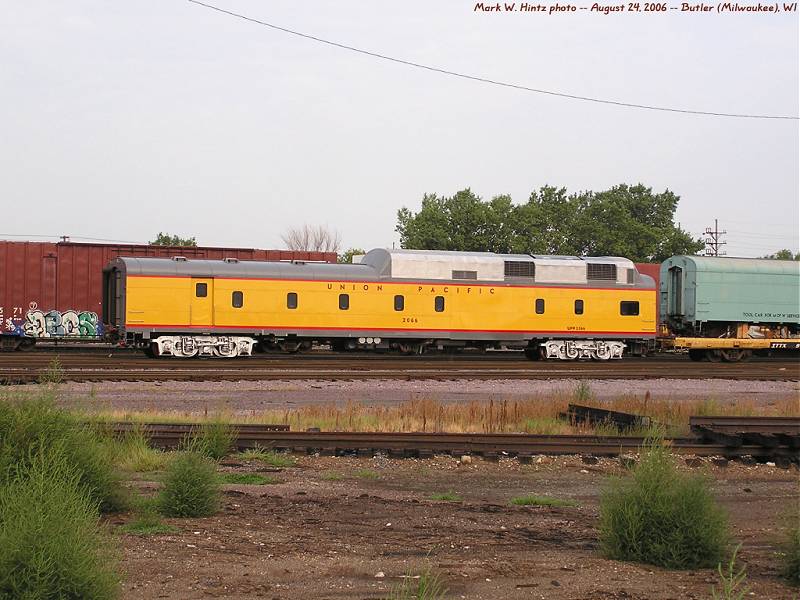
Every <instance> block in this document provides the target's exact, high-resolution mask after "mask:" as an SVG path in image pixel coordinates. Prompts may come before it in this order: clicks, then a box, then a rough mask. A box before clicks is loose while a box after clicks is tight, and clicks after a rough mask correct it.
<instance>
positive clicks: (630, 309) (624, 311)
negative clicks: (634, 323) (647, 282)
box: [619, 300, 639, 317]
mask: <svg viewBox="0 0 800 600" xmlns="http://www.w3.org/2000/svg"><path fill="white" fill-rule="evenodd" d="M619 314H621V315H623V316H626V317H635V316H636V315H638V314H639V303H638V302H634V301H628V300H623V301H622V302H620V303H619Z"/></svg>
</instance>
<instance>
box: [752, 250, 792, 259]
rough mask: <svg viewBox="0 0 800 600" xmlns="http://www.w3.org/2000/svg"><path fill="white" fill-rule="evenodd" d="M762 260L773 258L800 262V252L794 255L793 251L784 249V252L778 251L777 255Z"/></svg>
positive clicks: (769, 255) (770, 255) (768, 255)
mask: <svg viewBox="0 0 800 600" xmlns="http://www.w3.org/2000/svg"><path fill="white" fill-rule="evenodd" d="M761 258H771V259H774V260H800V252H798V253H797V254H792V251H791V250H789V249H788V248H784V249H783V250H778V251H777V252H776V253H775V254H767V255H766V256H762V257H761Z"/></svg>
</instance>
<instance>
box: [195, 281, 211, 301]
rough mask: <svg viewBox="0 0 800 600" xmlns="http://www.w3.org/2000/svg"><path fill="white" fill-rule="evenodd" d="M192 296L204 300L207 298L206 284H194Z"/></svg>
mask: <svg viewBox="0 0 800 600" xmlns="http://www.w3.org/2000/svg"><path fill="white" fill-rule="evenodd" d="M194 295H195V296H197V297H198V298H205V297H206V296H208V284H207V283H196V284H195V286H194Z"/></svg>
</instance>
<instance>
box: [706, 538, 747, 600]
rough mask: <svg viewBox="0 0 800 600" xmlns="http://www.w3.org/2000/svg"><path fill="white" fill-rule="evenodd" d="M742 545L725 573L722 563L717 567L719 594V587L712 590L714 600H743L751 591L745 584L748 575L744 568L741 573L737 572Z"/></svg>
mask: <svg viewBox="0 0 800 600" xmlns="http://www.w3.org/2000/svg"><path fill="white" fill-rule="evenodd" d="M741 547H742V545H741V544H739V545H738V546H736V549H735V550H734V551H733V555H732V556H731V559H730V561H729V562H728V567H727V569H725V570H724V571H723V569H722V563H719V564H718V565H717V574H718V575H719V592H717V587H716V586H714V587H712V588H711V597H712V598H713V599H714V600H743V598H744V597H745V595H747V593H748V592H749V591H750V588H749V587H748V586H747V585H746V584H745V581H746V580H747V573H745V569H744V567H742V568H741V570H740V571H737V570H736V555H737V554H738V553H739V549H740V548H741Z"/></svg>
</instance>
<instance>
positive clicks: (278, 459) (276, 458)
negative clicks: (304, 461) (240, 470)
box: [237, 446, 297, 467]
mask: <svg viewBox="0 0 800 600" xmlns="http://www.w3.org/2000/svg"><path fill="white" fill-rule="evenodd" d="M237 456H238V457H239V458H241V459H242V460H260V461H261V462H263V463H266V464H268V465H270V466H272V467H293V466H295V465H296V464H297V460H295V458H294V457H293V456H290V455H288V454H284V453H282V452H275V451H274V450H268V449H266V448H260V447H259V446H256V447H255V448H249V449H247V450H245V451H243V452H240V453H239V454H238V455H237Z"/></svg>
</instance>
